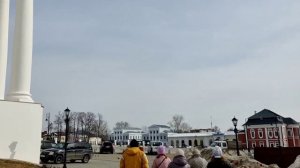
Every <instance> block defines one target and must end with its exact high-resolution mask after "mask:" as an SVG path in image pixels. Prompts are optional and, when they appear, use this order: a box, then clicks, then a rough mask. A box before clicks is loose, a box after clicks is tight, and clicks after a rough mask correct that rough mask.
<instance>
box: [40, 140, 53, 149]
mask: <svg viewBox="0 0 300 168" xmlns="http://www.w3.org/2000/svg"><path fill="white" fill-rule="evenodd" d="M56 146H57V144H56V143H54V142H53V141H42V142H41V150H44V149H49V148H55V147H56Z"/></svg>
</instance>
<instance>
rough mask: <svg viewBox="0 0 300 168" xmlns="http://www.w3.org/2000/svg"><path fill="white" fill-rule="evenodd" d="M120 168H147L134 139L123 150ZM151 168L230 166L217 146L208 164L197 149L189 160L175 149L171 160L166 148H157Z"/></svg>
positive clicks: (146, 162) (146, 161)
mask: <svg viewBox="0 0 300 168" xmlns="http://www.w3.org/2000/svg"><path fill="white" fill-rule="evenodd" d="M120 168H149V162H148V159H147V156H146V154H145V153H144V151H143V150H142V148H140V147H139V143H138V142H137V141H136V140H135V139H133V140H131V142H130V144H129V146H128V148H127V149H126V150H124V152H123V154H122V158H121V160H120ZM152 168H232V166H231V164H230V163H229V162H228V161H227V160H226V159H224V157H223V152H222V149H221V148H220V147H218V146H216V147H215V148H214V149H213V152H212V156H211V159H210V161H209V162H207V161H206V160H205V159H204V158H202V157H201V154H200V151H199V150H198V149H194V150H193V153H192V156H191V157H190V158H187V157H186V156H185V153H184V151H183V150H182V149H176V151H175V155H174V157H173V158H172V159H171V158H169V157H168V156H167V155H166V148H165V147H164V146H159V147H158V149H157V156H156V157H155V159H154V160H153V163H152Z"/></svg>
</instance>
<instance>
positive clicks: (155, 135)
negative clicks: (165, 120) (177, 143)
mask: <svg viewBox="0 0 300 168" xmlns="http://www.w3.org/2000/svg"><path fill="white" fill-rule="evenodd" d="M170 131H171V129H170V127H168V126H166V125H157V124H153V125H151V126H150V127H148V133H145V134H143V140H145V141H147V140H148V141H161V142H163V143H164V144H165V145H168V134H169V133H170Z"/></svg>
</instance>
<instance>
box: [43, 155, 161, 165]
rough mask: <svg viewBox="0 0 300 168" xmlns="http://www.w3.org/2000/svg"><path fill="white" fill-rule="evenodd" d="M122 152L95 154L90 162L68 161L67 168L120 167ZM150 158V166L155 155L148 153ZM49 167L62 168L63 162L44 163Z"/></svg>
mask: <svg viewBox="0 0 300 168" xmlns="http://www.w3.org/2000/svg"><path fill="white" fill-rule="evenodd" d="M120 157H121V154H94V155H93V158H92V159H91V160H90V161H89V163H81V162H75V163H67V168H118V167H120V164H119V163H120ZM147 157H148V160H149V166H150V167H151V166H152V162H153V160H154V158H155V155H147ZM44 165H45V166H46V167H47V168H62V167H63V165H62V164H44Z"/></svg>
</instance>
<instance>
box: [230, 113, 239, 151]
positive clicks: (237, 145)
mask: <svg viewBox="0 0 300 168" xmlns="http://www.w3.org/2000/svg"><path fill="white" fill-rule="evenodd" d="M237 122H238V120H237V119H236V118H235V117H233V119H232V123H233V125H234V133H235V142H236V153H237V155H238V156H240V151H239V142H238V136H237V133H238V130H237V129H236V126H237Z"/></svg>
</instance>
